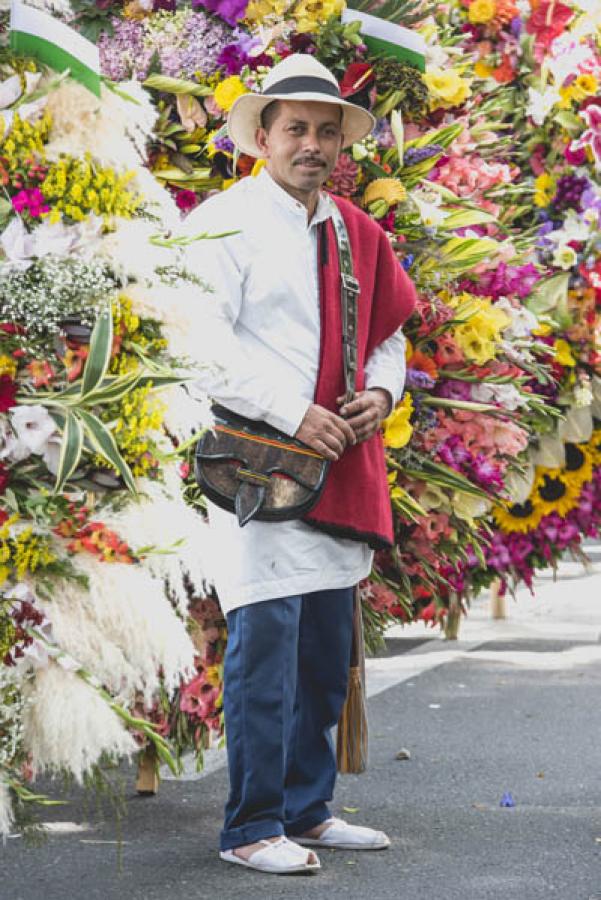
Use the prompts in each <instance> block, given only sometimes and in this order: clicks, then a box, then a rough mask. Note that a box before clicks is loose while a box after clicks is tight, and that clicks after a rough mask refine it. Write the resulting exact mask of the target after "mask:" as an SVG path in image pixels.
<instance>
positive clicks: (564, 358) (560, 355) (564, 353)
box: [553, 338, 576, 366]
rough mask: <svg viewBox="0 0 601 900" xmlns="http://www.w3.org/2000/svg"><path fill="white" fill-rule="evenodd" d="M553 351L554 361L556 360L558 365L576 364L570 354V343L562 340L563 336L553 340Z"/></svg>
mask: <svg viewBox="0 0 601 900" xmlns="http://www.w3.org/2000/svg"><path fill="white" fill-rule="evenodd" d="M553 351H554V353H555V362H558V363H559V365H560V366H575V365H576V360H575V359H574V357H573V356H572V351H571V349H570V345H569V344H568V342H567V341H564V340H563V338H558V339H557V340H556V341H555V346H554V348H553Z"/></svg>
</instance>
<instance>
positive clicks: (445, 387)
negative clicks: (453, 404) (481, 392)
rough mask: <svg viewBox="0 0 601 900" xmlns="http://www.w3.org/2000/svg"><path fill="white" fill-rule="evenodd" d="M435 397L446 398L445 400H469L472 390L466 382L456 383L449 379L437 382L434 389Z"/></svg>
mask: <svg viewBox="0 0 601 900" xmlns="http://www.w3.org/2000/svg"><path fill="white" fill-rule="evenodd" d="M436 396H437V397H446V399H447V400H471V399H472V389H471V387H470V386H469V383H468V382H467V381H456V380H455V379H453V378H449V379H447V380H445V381H442V382H439V384H438V385H437V387H436Z"/></svg>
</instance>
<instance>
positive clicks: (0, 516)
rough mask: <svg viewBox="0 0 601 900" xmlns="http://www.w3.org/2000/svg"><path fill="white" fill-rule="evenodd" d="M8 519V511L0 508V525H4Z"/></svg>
mask: <svg viewBox="0 0 601 900" xmlns="http://www.w3.org/2000/svg"><path fill="white" fill-rule="evenodd" d="M7 519H8V513H7V512H6V510H5V509H0V525H4V523H5V522H6V521H7Z"/></svg>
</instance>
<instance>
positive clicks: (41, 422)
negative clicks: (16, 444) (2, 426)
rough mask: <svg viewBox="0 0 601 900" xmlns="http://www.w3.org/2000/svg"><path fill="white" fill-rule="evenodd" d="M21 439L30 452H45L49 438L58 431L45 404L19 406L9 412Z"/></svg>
mask: <svg viewBox="0 0 601 900" xmlns="http://www.w3.org/2000/svg"><path fill="white" fill-rule="evenodd" d="M9 416H10V419H11V422H12V426H13V428H14V429H15V431H16V433H17V437H18V438H19V441H20V442H21V443H22V444H24V445H25V447H27V449H28V450H29V452H30V453H39V454H42V453H45V452H46V447H47V444H48V440H49V438H50V437H51V436H52V435H53V434H55V433H56V431H57V428H56V425H55V422H54V419H53V418H52V417H51V416H50V415H49V413H48V411H47V410H46V409H45V408H44V407H43V406H17V407H16V408H15V409H12V410H11V411H10V412H9Z"/></svg>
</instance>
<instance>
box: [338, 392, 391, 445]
mask: <svg viewBox="0 0 601 900" xmlns="http://www.w3.org/2000/svg"><path fill="white" fill-rule="evenodd" d="M336 402H337V403H338V404H339V405H340V404H343V405H342V406H341V408H340V415H341V416H342V417H343V419H346V421H347V422H348V424H349V425H350V426H351V428H352V429H353V431H354V432H355V436H356V438H357V442H359V441H367V440H369V438H371V437H373V436H374V434H375V433H376V432H377V431H378V430H379V428H380V425H381V424H382V421H383V420H384V419H385V418H386V416H388V415H389V413H390V405H391V397H390V394H389V393H388V391H386V390H384V388H373V389H372V390H370V391H359V393H357V394H355V399H354V400H352V401H351V402H350V403H344V396H342V397H338V398H337V400H336Z"/></svg>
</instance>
